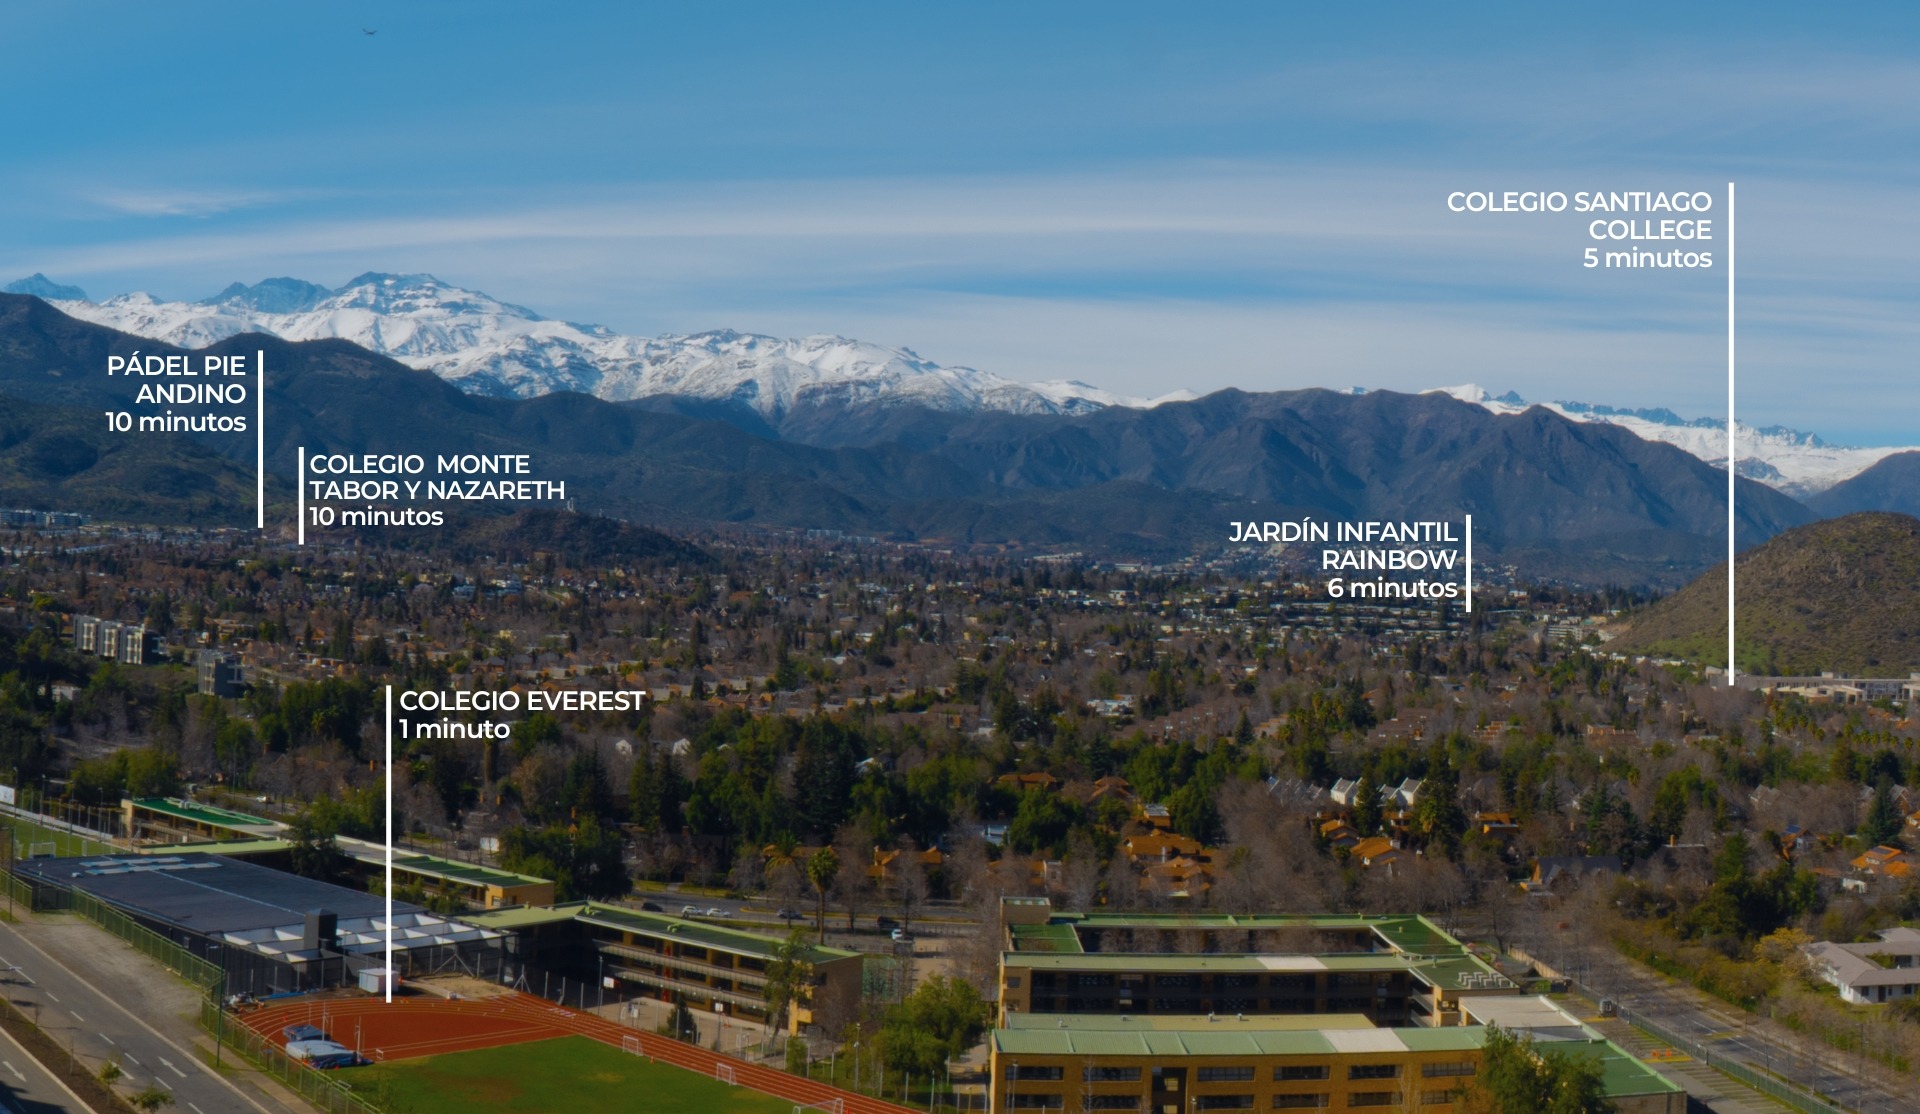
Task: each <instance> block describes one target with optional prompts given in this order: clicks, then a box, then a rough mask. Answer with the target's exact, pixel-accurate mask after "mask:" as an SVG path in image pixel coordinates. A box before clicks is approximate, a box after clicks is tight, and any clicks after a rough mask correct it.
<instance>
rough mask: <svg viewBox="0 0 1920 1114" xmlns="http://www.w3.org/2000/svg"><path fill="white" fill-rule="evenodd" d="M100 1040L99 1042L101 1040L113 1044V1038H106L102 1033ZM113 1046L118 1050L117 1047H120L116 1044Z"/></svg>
mask: <svg viewBox="0 0 1920 1114" xmlns="http://www.w3.org/2000/svg"><path fill="white" fill-rule="evenodd" d="M100 1039H101V1040H103V1041H106V1042H107V1043H108V1044H113V1038H112V1037H110V1036H108V1035H106V1034H105V1033H102V1034H100ZM113 1046H114V1047H115V1048H118V1047H120V1046H119V1045H117V1044H113Z"/></svg>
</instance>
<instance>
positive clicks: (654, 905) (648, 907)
mask: <svg viewBox="0 0 1920 1114" xmlns="http://www.w3.org/2000/svg"><path fill="white" fill-rule="evenodd" d="M640 908H641V910H642V911H643V912H647V913H664V912H666V910H665V909H662V908H660V903H659V902H657V901H643V902H641V903H640Z"/></svg>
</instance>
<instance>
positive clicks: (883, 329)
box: [0, 161, 1920, 441]
mask: <svg viewBox="0 0 1920 1114" xmlns="http://www.w3.org/2000/svg"><path fill="white" fill-rule="evenodd" d="M1706 177H1707V176H1705V175H1700V174H1697V173H1690V174H1678V173H1656V172H1647V173H1641V174H1632V173H1625V174H1611V175H1609V176H1607V180H1606V181H1604V182H1595V181H1592V180H1589V179H1585V178H1584V177H1583V175H1582V174H1581V173H1580V172H1579V171H1577V170H1558V171H1555V170H1538V169H1533V170H1528V171H1525V172H1521V171H1518V170H1515V169H1513V168H1511V167H1504V168H1492V169H1489V168H1485V167H1482V168H1474V169H1449V168H1441V167H1425V168H1421V169H1419V170H1416V171H1403V172H1400V173H1396V174H1391V175H1389V174H1383V173H1380V172H1378V171H1376V170H1375V169H1373V168H1371V167H1369V166H1366V165H1356V164H1351V163H1349V164H1334V163H1330V162H1324V161H1323V162H1321V163H1319V164H1316V165H1312V166H1290V165H1281V164H1274V163H1256V162H1235V163H1226V162H1185V163H1179V164H1165V165H1158V166H1135V167H1127V168H1109V169H1105V170H1102V171H1099V172H1086V173H1079V174H1034V175H981V176H965V177H922V178H889V179H858V180H844V181H831V182H829V181H812V182H736V183H719V184H715V183H699V184H695V185H691V186H685V187H667V186H658V185H654V186H646V187H634V188H626V189H600V190H574V191H569V192H567V193H565V194H562V195H556V194H553V193H551V192H548V191H541V192H538V193H530V194H529V195H527V196H523V197H521V198H519V199H517V200H509V201H508V202H503V203H496V204H491V205H486V206H481V205H474V204H471V203H469V204H468V205H466V206H455V205H447V206H441V207H439V208H438V209H437V211H431V212H425V211H417V212H414V213H412V214H410V215H381V216H376V217H364V216H359V217H356V216H340V217H332V218H326V219H316V218H312V217H304V218H297V217H289V218H285V219H271V214H256V215H255V216H253V217H252V218H250V219H249V220H248V221H247V222H246V223H245V226H244V227H240V226H239V225H235V224H233V223H231V222H229V223H223V224H221V225H219V226H218V227H209V228H206V229H204V230H195V231H191V232H182V231H179V230H171V231H169V232H168V233H166V234H161V235H152V236H146V237H126V238H116V239H114V240H112V241H111V242H104V243H91V244H74V245H71V246H66V247H51V248H43V249H37V250H33V251H30V252H26V251H19V250H18V249H16V251H15V252H13V253H8V254H9V255H11V256H12V259H11V260H8V259H5V258H0V273H4V271H6V270H8V269H11V270H15V271H18V272H19V273H22V274H24V273H28V272H29V271H34V270H38V271H44V272H46V273H47V274H50V275H53V276H55V277H56V278H60V279H63V280H66V281H80V282H83V284H85V285H87V286H88V287H89V288H90V289H100V288H102V287H103V285H104V287H105V288H106V289H113V288H114V286H113V284H114V283H116V282H118V283H124V284H128V285H142V284H146V283H152V282H158V283H161V284H163V286H164V289H162V290H160V291H158V292H160V293H163V294H166V295H168V296H174V297H181V296H197V295H200V294H204V293H209V292H211V291H212V290H215V289H218V288H219V287H220V286H223V285H225V284H226V283H227V282H229V281H233V280H234V279H249V280H250V279H254V278H259V277H264V276H265V275H269V274H286V273H292V274H296V275H300V276H302V277H308V278H313V279H317V280H320V281H329V282H338V281H341V280H343V279H345V278H346V277H348V276H350V275H352V274H355V273H358V272H359V271H363V270H367V269H386V270H424V271H432V272H434V273H437V274H440V275H441V276H442V277H444V278H447V279H449V280H451V281H456V282H460V283H463V284H466V285H470V286H475V287H478V288H480V289H484V290H487V291H488V292H490V293H492V294H495V295H497V296H500V297H503V298H506V299H508V300H511V301H515V302H520V303H523V304H529V305H532V306H534V307H535V308H537V309H539V310H541V311H542V312H546V313H550V314H553V315H555V316H564V317H568V318H572V319H575V320H588V321H598V322H603V323H606V324H609V325H612V326H614V327H616V328H620V329H623V330H627V331H633V332H665V331H688V330H693V329H698V328H705V327H712V326H719V325H730V326H734V327H739V328H746V329H754V330H759V331H768V332H815V331H819V332H839V333H844V334H848V335H857V336H863V337H865V338H868V339H873V340H878V341H882V342H886V343H892V344H902V345H907V346H911V347H914V348H916V349H918V350H920V351H921V352H923V353H924V354H926V355H928V356H929V357H931V358H934V359H937V360H941V361H943V362H953V363H967V364H972V365H974V366H979V367H984V368H987V369H989V370H993V371H996V372H1000V373H1002V374H1007V375H1012V376H1015V377H1018V378H1026V379H1043V378H1061V377H1070V378H1079V379H1084V380H1086V381H1088V382H1091V383H1095V384H1097V385H1100V386H1104V387H1108V388H1110V389H1114V390H1119V391H1124V392H1127V393H1133V394H1157V393H1162V392H1164V391H1165V390H1167V389H1170V387H1171V386H1189V387H1196V388H1197V387H1219V386H1228V385H1233V386H1241V387H1246V388H1250V389H1273V388H1277V387H1281V386H1307V385H1330V386H1340V385H1345V384H1347V383H1360V384H1363V385H1368V386H1385V387H1396V388H1400V389H1419V388H1423V387H1428V386H1433V385H1435V384H1437V383H1443V382H1453V381H1462V380H1477V381H1480V382H1483V383H1485V384H1486V385H1488V386H1492V387H1496V388H1498V389H1507V388H1513V389H1517V390H1519V391H1520V392H1521V393H1522V394H1523V395H1526V396H1528V397H1541V398H1548V397H1557V398H1576V397H1589V398H1592V400H1594V401H1602V402H1611V403H1615V404H1633V405H1668V406H1672V407H1673V408H1674V409H1676V410H1680V411H1682V412H1689V413H1713V412H1715V411H1716V410H1717V409H1718V406H1719V401H1718V400H1719V399H1720V398H1721V397H1723V395H1722V391H1723V385H1724V381H1723V380H1721V379H1719V378H1718V376H1719V368H1720V367H1721V359H1722V357H1721V355H1720V349H1719V336H1720V329H1721V325H1720V322H1721V321H1722V320H1723V319H1722V317H1721V314H1722V313H1723V306H1722V298H1723V296H1724V295H1723V288H1722V286H1721V284H1720V281H1721V280H1720V279H1719V277H1718V272H1715V273H1710V274H1700V273H1684V274H1675V273H1605V272H1592V271H1587V270H1584V269H1583V268H1581V267H1580V266H1579V263H1578V260H1579V254H1580V250H1581V248H1582V247H1584V246H1585V245H1586V244H1588V243H1590V242H1591V241H1589V240H1588V239H1587V238H1586V236H1585V221H1584V220H1583V219H1581V218H1577V217H1574V216H1573V215H1571V214H1567V215H1562V216H1543V217H1466V216H1460V215H1456V214H1451V213H1448V212H1447V211H1446V209H1445V207H1444V198H1445V195H1446V193H1447V191H1448V190H1449V189H1452V188H1460V187H1467V188H1500V187H1504V186H1506V185H1508V184H1514V185H1520V186H1529V187H1531V186H1548V187H1558V188H1568V189H1573V188H1582V187H1591V186H1594V185H1608V186H1644V185H1651V186H1656V187H1658V186H1673V185H1683V186H1686V187H1689V188H1692V187H1698V188H1711V189H1722V188H1723V183H1720V182H1718V181H1713V180H1702V179H1704V178H1706ZM1913 193H1914V191H1913V190H1912V189H1911V188H1909V187H1907V186H1905V185H1902V184H1898V183H1895V184H1887V183H1862V182H1859V181H1857V180H1850V179H1847V178H1844V177H1836V176H1831V175H1825V174H1806V175H1804V176H1800V177H1786V176H1773V177H1768V178H1757V177H1755V178H1743V180H1742V186H1741V209H1740V216H1741V225H1740V228H1741V236H1742V240H1741V248H1742V254H1741V266H1742V270H1741V275H1742V281H1743V287H1744V288H1745V289H1746V291H1747V295H1746V297H1745V299H1744V301H1743V306H1744V310H1743V317H1742V321H1743V337H1744V338H1747V339H1746V342H1745V343H1746V344H1747V346H1748V347H1747V355H1746V356H1745V358H1744V363H1743V366H1744V367H1746V368H1747V369H1748V371H1747V374H1746V375H1745V376H1744V378H1745V380H1746V382H1747V384H1748V392H1749V394H1748V397H1749V398H1750V399H1751V400H1752V401H1753V404H1754V407H1755V410H1754V413H1753V414H1752V417H1753V418H1754V420H1758V421H1779V422H1783V423H1787V424H1792V423H1793V422H1796V421H1799V422H1803V423H1811V422H1813V421H1816V420H1818V421H1820V422H1822V423H1824V424H1820V425H1816V426H1814V428H1816V429H1818V430H1819V431H1820V432H1821V433H1823V434H1827V435H1830V436H1841V437H1847V436H1851V437H1855V438H1857V439H1861V440H1887V441H1898V440H1903V439H1904V440H1911V432H1910V431H1903V430H1899V429H1894V428H1890V427H1892V426H1894V425H1895V424H1897V423H1899V420H1898V419H1896V418H1895V417H1893V416H1891V415H1893V414H1896V413H1898V411H1897V410H1890V409H1876V410H1875V411H1873V412H1870V413H1868V412H1862V410H1861V408H1860V407H1859V406H1858V405H1857V404H1856V403H1855V402H1854V401H1844V402H1843V401H1840V400H1836V399H1834V398H1833V397H1832V396H1831V394H1830V393H1828V392H1825V391H1823V390H1822V388H1821V386H1820V384H1822V383H1834V382H1844V381H1860V382H1868V381H1872V379H1873V377H1874V376H1876V375H1880V376H1883V377H1884V376H1887V375H1890V374H1891V370H1892V368H1894V367H1896V366H1899V361H1900V360H1901V359H1902V353H1903V351H1904V352H1905V353H1908V354H1909V356H1910V352H1911V350H1912V347H1913V345H1914V343H1915V341H1916V340H1920V324H1916V323H1915V322H1913V321H1912V320H1911V314H1910V312H1909V306H1910V301H1911V294H1912V275H1911V264H1910V260H1911V258H1913V256H1914V254H1915V249H1916V248H1917V247H1920V216H1915V215H1912V214H1915V213H1920V206H1916V205H1915V204H1914V203H1913V202H1914V200H1915V198H1914V196H1913ZM183 204H184V203H183ZM121 288H123V289H124V288H125V286H122V287H121ZM1914 401H1920V399H1916V400H1914ZM1899 424H1904V423H1899Z"/></svg>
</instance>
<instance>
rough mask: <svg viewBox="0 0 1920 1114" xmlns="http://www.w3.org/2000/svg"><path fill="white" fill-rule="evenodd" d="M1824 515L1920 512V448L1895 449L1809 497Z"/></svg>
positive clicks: (1809, 504) (1810, 505) (1919, 513)
mask: <svg viewBox="0 0 1920 1114" xmlns="http://www.w3.org/2000/svg"><path fill="white" fill-rule="evenodd" d="M1807 505H1808V506H1809V507H1812V508H1813V509H1814V510H1815V511H1817V512H1818V513H1820V514H1823V515H1843V514H1853V513H1854V512H1856V511H1896V512H1898V513H1900V514H1911V515H1920V452H1908V453H1894V454H1893V455H1892V456H1889V457H1886V458H1884V459H1882V460H1880V461H1879V462H1878V463H1876V464H1875V465H1874V466H1873V467H1871V468H1869V469H1867V470H1866V471H1864V472H1862V473H1860V474H1859V475H1857V476H1854V477H1851V478H1849V479H1846V480H1842V481H1841V482H1840V483H1837V484H1835V485H1833V486H1832V487H1830V488H1828V489H1827V490H1825V491H1822V492H1820V493H1819V494H1818V495H1815V496H1812V497H1811V498H1809V499H1808V500H1807Z"/></svg>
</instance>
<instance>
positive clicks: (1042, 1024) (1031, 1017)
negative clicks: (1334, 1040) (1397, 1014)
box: [1001, 1013, 1375, 1033]
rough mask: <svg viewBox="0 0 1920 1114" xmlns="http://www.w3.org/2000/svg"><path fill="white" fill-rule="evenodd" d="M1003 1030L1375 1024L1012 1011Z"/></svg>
mask: <svg viewBox="0 0 1920 1114" xmlns="http://www.w3.org/2000/svg"><path fill="white" fill-rule="evenodd" d="M1001 1028H1003V1029H1043V1030H1059V1029H1072V1030H1074V1031H1076V1032H1081V1033H1093V1032H1116V1033H1132V1032H1142V1033H1144V1032H1173V1033H1177V1032H1183V1031H1186V1030H1193V1029H1198V1030H1204V1031H1206V1032H1229V1033H1251V1032H1261V1031H1263V1030H1271V1031H1274V1032H1298V1031H1300V1030H1303V1029H1372V1028H1375V1025H1374V1024H1373V1022H1372V1021H1369V1020H1368V1019H1367V1015H1366V1014H1364V1013H1264V1014H1253V1015H1250V1016H1242V1015H1237V1014H1236V1015H1235V1016H1232V1017H1228V1016H1227V1015H1225V1014H1216V1015H1215V1016H1214V1017H1212V1018H1208V1017H1207V1016H1206V1015H1204V1014H1190V1013H1131V1014H1121V1013H1095V1014H1081V1013H1012V1014H1008V1015H1007V1020H1006V1024H1005V1025H1003V1026H1001Z"/></svg>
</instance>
